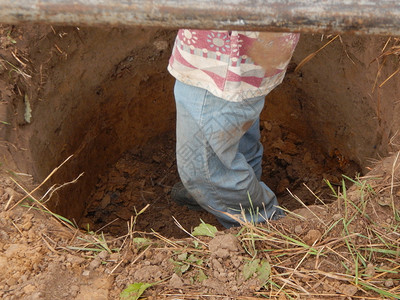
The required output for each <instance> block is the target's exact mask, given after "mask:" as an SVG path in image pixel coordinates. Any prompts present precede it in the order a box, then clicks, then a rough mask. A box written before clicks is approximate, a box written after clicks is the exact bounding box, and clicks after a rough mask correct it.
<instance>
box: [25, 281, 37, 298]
mask: <svg viewBox="0 0 400 300" xmlns="http://www.w3.org/2000/svg"><path fill="white" fill-rule="evenodd" d="M35 289H36V287H35V286H34V285H33V284H28V285H26V286H25V287H24V288H23V291H24V293H25V294H27V295H30V294H32V293H33V292H34V291H35Z"/></svg>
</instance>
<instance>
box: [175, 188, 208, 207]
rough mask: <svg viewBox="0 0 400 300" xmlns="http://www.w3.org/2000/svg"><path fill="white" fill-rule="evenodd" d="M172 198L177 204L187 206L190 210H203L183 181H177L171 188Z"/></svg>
mask: <svg viewBox="0 0 400 300" xmlns="http://www.w3.org/2000/svg"><path fill="white" fill-rule="evenodd" d="M171 198H172V201H174V202H175V203H176V204H178V205H180V206H186V207H187V208H189V209H190V210H197V211H198V210H203V209H202V208H201V206H200V205H199V204H198V203H197V202H196V200H195V199H194V198H193V197H192V195H190V193H189V192H188V191H187V190H186V188H185V186H184V185H183V183H182V182H178V183H175V185H174V186H173V187H172V189H171Z"/></svg>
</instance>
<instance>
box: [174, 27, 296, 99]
mask: <svg viewBox="0 0 400 300" xmlns="http://www.w3.org/2000/svg"><path fill="white" fill-rule="evenodd" d="M258 36H259V33H258V32H250V31H220V30H190V29H181V30H179V32H178V34H177V37H176V40H175V44H174V49H173V51H172V55H171V58H170V61H169V65H168V70H169V72H170V73H171V75H172V76H174V77H175V78H176V79H177V80H179V81H181V82H183V83H185V84H188V85H192V86H196V87H200V88H203V89H206V90H208V91H209V92H211V93H212V94H213V95H215V96H217V97H220V98H223V99H225V100H228V101H234V102H240V101H242V100H243V99H248V98H254V97H258V96H262V95H267V94H268V93H269V92H270V91H271V90H272V89H274V88H275V87H276V86H277V85H279V84H280V83H281V82H282V80H283V77H284V76H285V71H286V68H287V65H288V63H289V61H290V59H286V60H285V61H282V62H281V63H280V64H279V67H277V68H275V69H273V70H272V71H268V72H265V71H264V69H263V68H262V67H261V66H259V65H257V64H255V63H254V62H253V60H252V59H251V58H250V57H249V50H250V49H251V47H252V45H253V43H254V42H255V41H257V38H258ZM298 40H299V34H296V33H282V34H280V36H279V38H278V39H277V40H276V41H274V42H277V43H280V45H282V47H283V46H284V45H287V44H289V45H291V47H292V49H293V50H294V48H295V47H296V44H297V42H298ZM263 42H265V41H263Z"/></svg>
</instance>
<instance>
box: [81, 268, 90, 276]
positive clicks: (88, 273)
mask: <svg viewBox="0 0 400 300" xmlns="http://www.w3.org/2000/svg"><path fill="white" fill-rule="evenodd" d="M89 275H90V271H89V270H85V271H83V272H82V276H86V277H87V276H89Z"/></svg>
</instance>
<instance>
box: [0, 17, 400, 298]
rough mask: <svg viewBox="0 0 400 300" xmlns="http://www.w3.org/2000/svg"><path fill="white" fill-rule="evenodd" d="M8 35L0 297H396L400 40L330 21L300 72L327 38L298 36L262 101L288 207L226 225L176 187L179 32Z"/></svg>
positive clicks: (1, 51) (43, 30)
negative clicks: (183, 201) (173, 61)
mask: <svg viewBox="0 0 400 300" xmlns="http://www.w3.org/2000/svg"><path fill="white" fill-rule="evenodd" d="M0 33H1V34H0V95H1V102H0V104H1V106H0V121H1V124H0V126H1V127H0V135H1V136H2V139H1V141H0V145H1V146H2V147H1V150H0V151H1V154H2V161H1V162H2V177H1V178H2V179H1V182H0V197H1V201H0V206H1V213H0V214H1V215H0V236H1V239H0V250H2V251H1V253H0V266H3V270H4V272H2V273H1V274H0V297H2V298H4V299H64V298H65V299H67V298H68V299H118V298H119V297H120V295H122V298H123V297H124V295H129V294H131V299H135V298H134V297H133V296H132V295H133V294H134V293H136V295H137V296H138V294H140V293H142V292H143V291H145V293H146V295H147V296H148V297H149V298H150V299H151V298H152V299H163V298H166V299H177V298H179V299H254V298H257V297H269V298H279V299H289V298H294V297H297V298H305V299H312V298H315V299H321V298H322V297H323V298H332V299H336V298H345V297H350V298H351V297H353V298H363V297H364V298H368V297H387V298H390V297H392V298H396V297H397V298H398V295H399V293H400V291H399V289H398V287H399V281H400V276H399V263H398V261H399V259H398V256H399V253H398V249H399V237H398V235H399V232H398V228H397V227H398V226H396V224H397V222H398V221H399V219H400V216H399V210H400V202H399V198H398V196H399V195H400V192H399V191H398V182H399V177H398V176H399V175H398V166H399V161H398V156H396V155H395V156H392V157H389V158H386V159H384V160H381V159H380V157H385V156H388V155H389V154H390V153H392V152H393V151H397V150H398V149H399V147H398V142H397V141H398V137H397V130H398V128H399V119H398V117H397V116H398V109H399V107H400V106H399V103H398V101H397V100H398V98H397V95H398V90H399V88H400V84H399V83H398V81H396V80H394V78H395V77H391V75H392V74H394V75H396V73H395V71H396V69H397V67H398V66H397V56H396V55H395V52H393V51H392V50H393V49H396V47H397V46H398V40H397V39H394V38H388V37H352V36H344V37H333V36H330V37H329V36H328V37H327V39H329V40H332V39H333V38H334V39H335V40H334V41H333V42H332V43H331V44H330V45H329V47H326V48H325V49H324V51H322V52H321V53H319V54H318V55H317V56H315V58H314V59H313V60H312V61H311V62H308V63H307V64H306V65H304V66H303V68H302V69H301V70H300V72H294V69H295V67H296V66H297V65H298V64H299V62H300V61H301V59H302V58H304V57H306V56H307V55H309V54H310V53H312V52H314V51H316V50H318V49H319V48H320V47H321V46H322V45H323V44H325V43H326V42H327V40H326V39H324V38H323V39H322V40H321V39H320V37H317V36H312V35H304V36H302V39H301V41H300V43H299V46H298V49H297V50H296V53H295V55H294V58H293V62H292V64H291V67H290V68H289V70H288V74H287V76H286V79H285V81H284V83H283V84H282V85H281V86H279V87H278V88H277V89H275V90H274V91H273V92H272V93H271V94H270V95H268V97H267V102H266V106H265V109H264V111H263V113H262V116H261V132H262V143H263V145H264V150H265V151H264V161H263V180H264V181H265V182H266V183H267V184H268V185H269V186H270V187H271V188H272V189H273V190H274V191H276V193H277V195H278V198H279V201H280V203H281V205H282V206H283V207H284V208H285V209H286V211H287V217H285V218H284V219H282V220H280V221H277V222H271V223H268V224H264V225H263V226H255V225H253V224H250V223H248V224H243V227H242V228H237V229H232V230H230V231H222V227H221V226H220V225H219V224H218V222H216V220H215V219H214V217H213V216H211V215H209V214H206V213H205V212H192V211H189V210H187V209H185V208H182V207H179V206H177V205H175V204H174V203H173V202H171V199H170V195H169V193H170V188H171V186H172V185H173V184H174V183H175V182H177V181H178V175H177V171H176V166H175V149H174V148H175V139H174V123H175V112H174V101H173V93H172V89H173V78H172V77H171V76H169V74H168V73H167V71H166V65H167V62H168V57H169V54H170V50H171V45H172V43H173V39H174V36H175V32H174V31H169V30H164V29H156V28H131V29H123V28H107V29H105V28H78V27H56V28H55V27H52V26H43V25H32V26H23V27H15V26H6V25H3V26H1V27H0ZM378 66H379V67H378ZM70 155H72V156H70ZM67 158H68V159H67ZM372 167H374V168H373V171H372V172H369V171H370V170H371V169H372ZM360 174H364V177H362V176H361V175H360ZM342 175H344V177H343V176H342ZM30 191H34V192H30ZM315 204H317V205H315ZM21 205H22V206H21ZM306 206H309V207H308V208H306ZM49 209H50V210H49ZM172 217H174V218H175V219H173V218H172ZM199 224H201V225H199ZM214 226H215V227H214ZM218 230H219V231H218ZM186 237H187V238H186ZM131 284H133V285H131ZM126 288H128V290H125V292H123V293H122V294H121V292H122V291H123V290H124V289H126ZM132 297H133V298H132ZM127 299H129V297H127Z"/></svg>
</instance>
